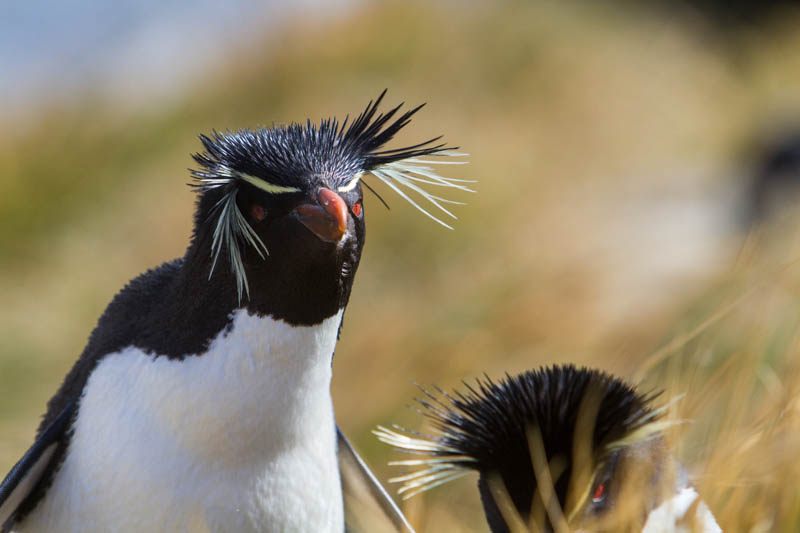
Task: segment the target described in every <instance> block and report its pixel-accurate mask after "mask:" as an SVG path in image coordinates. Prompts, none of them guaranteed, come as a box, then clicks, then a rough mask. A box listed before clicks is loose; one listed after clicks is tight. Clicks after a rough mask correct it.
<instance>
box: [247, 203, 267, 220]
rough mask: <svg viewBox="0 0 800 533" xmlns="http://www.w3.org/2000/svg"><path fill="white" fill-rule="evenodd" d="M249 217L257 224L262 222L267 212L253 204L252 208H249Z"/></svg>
mask: <svg viewBox="0 0 800 533" xmlns="http://www.w3.org/2000/svg"><path fill="white" fill-rule="evenodd" d="M250 215H251V216H252V217H253V219H254V220H256V221H257V222H261V221H262V220H264V218H266V216H267V210H266V209H264V208H263V207H261V206H260V205H258V204H253V205H252V207H250Z"/></svg>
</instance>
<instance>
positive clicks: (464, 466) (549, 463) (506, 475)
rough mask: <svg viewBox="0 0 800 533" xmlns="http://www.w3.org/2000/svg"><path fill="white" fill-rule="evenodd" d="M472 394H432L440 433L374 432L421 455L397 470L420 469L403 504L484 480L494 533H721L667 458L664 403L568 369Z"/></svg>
mask: <svg viewBox="0 0 800 533" xmlns="http://www.w3.org/2000/svg"><path fill="white" fill-rule="evenodd" d="M465 386H466V390H464V391H460V392H459V391H456V392H453V393H445V392H443V391H442V390H440V389H436V390H435V391H434V392H429V391H425V390H424V389H423V392H424V393H425V397H424V398H422V399H420V400H418V402H419V404H420V406H421V410H422V411H423V412H424V414H425V415H426V416H427V417H428V418H429V419H430V421H431V422H432V424H433V427H434V429H435V433H434V434H432V435H426V434H421V433H417V432H412V431H409V430H405V429H403V428H398V427H396V428H395V429H394V430H392V429H387V428H385V427H379V428H378V430H377V431H375V433H376V435H377V436H378V438H380V439H381V440H382V441H384V442H386V443H388V444H391V445H392V446H395V447H396V448H398V449H400V450H402V451H404V452H408V453H412V454H415V455H416V457H415V458H414V459H409V460H401V461H394V462H393V463H390V464H394V465H402V466H406V467H418V468H419V469H418V470H416V471H414V472H411V473H410V474H407V475H403V476H399V477H396V478H394V479H392V480H390V481H394V482H399V483H402V484H403V485H402V488H401V489H400V491H399V492H400V493H401V494H404V495H405V497H406V498H407V497H411V496H413V495H415V494H419V493H420V492H423V491H426V490H428V489H430V488H433V487H436V486H438V485H441V484H443V483H447V482H449V481H451V480H453V479H456V478H459V477H461V476H463V475H465V474H467V473H469V472H472V471H476V472H478V474H479V478H478V489H479V491H480V496H481V502H482V504H483V509H484V514H485V516H486V519H487V522H488V523H489V526H490V528H491V530H492V532H493V533H500V532H503V533H507V532H509V531H516V532H519V531H558V532H560V531H575V530H579V531H615V532H616V531H643V532H644V533H657V532H662V533H668V532H675V533H677V532H679V531H685V532H689V531H693V532H694V531H697V532H707V533H715V532H719V531H721V530H720V528H719V526H718V525H717V523H716V520H715V519H714V517H713V515H712V514H711V512H710V511H709V509H708V507H707V506H706V505H705V503H703V502H702V501H701V500H700V498H699V496H698V494H697V491H696V490H695V489H694V487H692V486H691V485H690V484H689V480H688V476H687V474H686V472H685V471H684V469H683V468H682V467H681V465H680V464H679V463H678V462H677V461H675V460H674V459H673V458H672V456H671V455H670V453H669V450H668V449H667V445H666V442H665V439H664V438H663V434H662V432H663V430H664V429H665V428H666V427H668V426H669V425H671V424H673V423H672V422H669V421H665V420H663V417H662V416H661V415H662V414H663V412H664V410H665V409H666V407H667V406H661V407H660V408H654V407H653V405H652V404H653V400H654V399H655V395H649V396H648V395H642V394H639V393H637V392H636V391H635V390H634V389H633V388H631V387H630V386H628V385H627V384H625V383H624V382H623V381H621V380H619V379H617V378H614V377H612V376H610V375H608V374H605V373H603V372H601V371H598V370H590V369H585V368H584V369H578V368H575V367H574V366H571V365H568V366H553V367H550V368H543V369H540V370H538V371H528V372H525V373H523V374H520V375H517V376H514V377H511V376H508V375H506V377H505V379H503V380H501V381H499V382H495V381H493V380H491V379H489V378H488V377H487V378H485V379H478V380H477V381H476V382H475V384H474V385H470V384H466V383H465Z"/></svg>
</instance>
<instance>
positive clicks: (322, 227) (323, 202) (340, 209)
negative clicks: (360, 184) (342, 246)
mask: <svg viewBox="0 0 800 533" xmlns="http://www.w3.org/2000/svg"><path fill="white" fill-rule="evenodd" d="M292 214H293V215H294V216H295V217H296V218H297V219H298V220H299V221H300V222H302V224H303V225H304V226H305V227H307V228H308V229H309V230H311V231H312V232H313V233H314V235H316V236H317V237H319V238H320V239H321V240H323V241H325V242H339V241H340V240H341V239H342V236H343V235H344V233H345V231H347V204H346V203H344V200H342V197H341V196H339V195H338V194H336V193H335V192H333V191H331V190H330V189H320V190H319V194H318V196H317V203H316V204H301V205H299V206H297V207H296V208H295V209H294V211H293V212H292Z"/></svg>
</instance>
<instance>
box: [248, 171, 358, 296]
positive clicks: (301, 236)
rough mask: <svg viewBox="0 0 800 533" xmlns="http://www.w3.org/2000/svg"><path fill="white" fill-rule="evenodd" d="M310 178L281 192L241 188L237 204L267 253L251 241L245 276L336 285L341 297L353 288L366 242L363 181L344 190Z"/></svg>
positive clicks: (256, 282) (255, 283)
mask: <svg viewBox="0 0 800 533" xmlns="http://www.w3.org/2000/svg"><path fill="white" fill-rule="evenodd" d="M309 183H311V185H310V186H308V187H306V188H304V190H300V191H296V192H284V193H280V194H274V193H264V192H262V191H258V190H253V191H243V194H241V199H240V200H239V201H238V203H239V206H238V207H239V209H240V210H241V211H242V212H243V213H246V214H247V215H246V218H247V222H248V224H249V225H250V227H251V228H252V229H253V231H254V233H255V234H256V235H257V236H258V238H259V239H260V241H261V242H262V243H263V244H264V247H265V248H266V250H267V253H268V255H267V254H265V256H264V257H262V256H261V254H259V253H258V250H257V249H256V248H255V247H250V248H249V249H248V250H247V251H246V252H245V253H244V254H243V267H244V271H245V276H246V277H247V279H248V280H249V283H250V285H251V286H252V287H254V288H258V287H261V286H262V285H264V284H268V283H274V282H275V281H276V280H281V282H282V283H285V284H290V285H291V284H293V281H296V284H297V285H303V286H305V287H310V286H315V285H317V284H319V285H325V286H335V287H336V288H337V292H338V293H339V294H338V299H340V300H341V298H342V297H345V296H346V295H347V294H349V289H350V287H351V285H352V282H353V278H354V276H355V272H356V269H357V268H358V263H359V260H360V258H361V252H362V249H363V247H364V240H365V235H366V225H365V222H364V220H365V219H364V203H363V202H364V198H363V192H362V189H361V185H360V184H356V185H355V186H353V187H352V188H350V189H345V190H342V189H343V187H341V186H340V187H336V186H335V182H334V183H333V184H332V183H326V182H325V181H323V180H313V181H312V180H309ZM298 290H303V289H302V288H300V289H298Z"/></svg>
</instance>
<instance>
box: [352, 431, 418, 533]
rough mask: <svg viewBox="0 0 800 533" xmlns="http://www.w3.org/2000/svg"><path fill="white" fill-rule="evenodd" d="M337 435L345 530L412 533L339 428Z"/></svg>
mask: <svg viewBox="0 0 800 533" xmlns="http://www.w3.org/2000/svg"><path fill="white" fill-rule="evenodd" d="M336 434H337V437H338V438H337V441H338V446H337V449H338V455H339V472H340V473H341V476H342V495H343V497H344V522H345V531H346V532H347V533H361V532H367V531H369V532H370V533H372V532H380V533H383V532H387V533H388V532H391V533H397V532H400V533H414V529H413V528H412V527H411V525H410V524H409V523H408V520H406V517H405V516H403V512H402V511H401V510H400V508H399V507H397V504H396V503H394V500H393V499H392V497H391V496H389V493H388V492H386V489H384V488H383V486H382V485H381V484H380V482H379V481H378V480H377V479H376V478H375V475H374V474H373V473H372V472H371V471H370V469H369V467H368V466H367V465H366V464H365V463H364V460H363V459H361V457H360V456H359V455H358V453H356V451H355V450H354V449H353V446H352V445H351V444H350V441H348V440H347V437H345V436H344V434H343V433H342V430H341V429H339V427H338V426H337V428H336Z"/></svg>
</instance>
